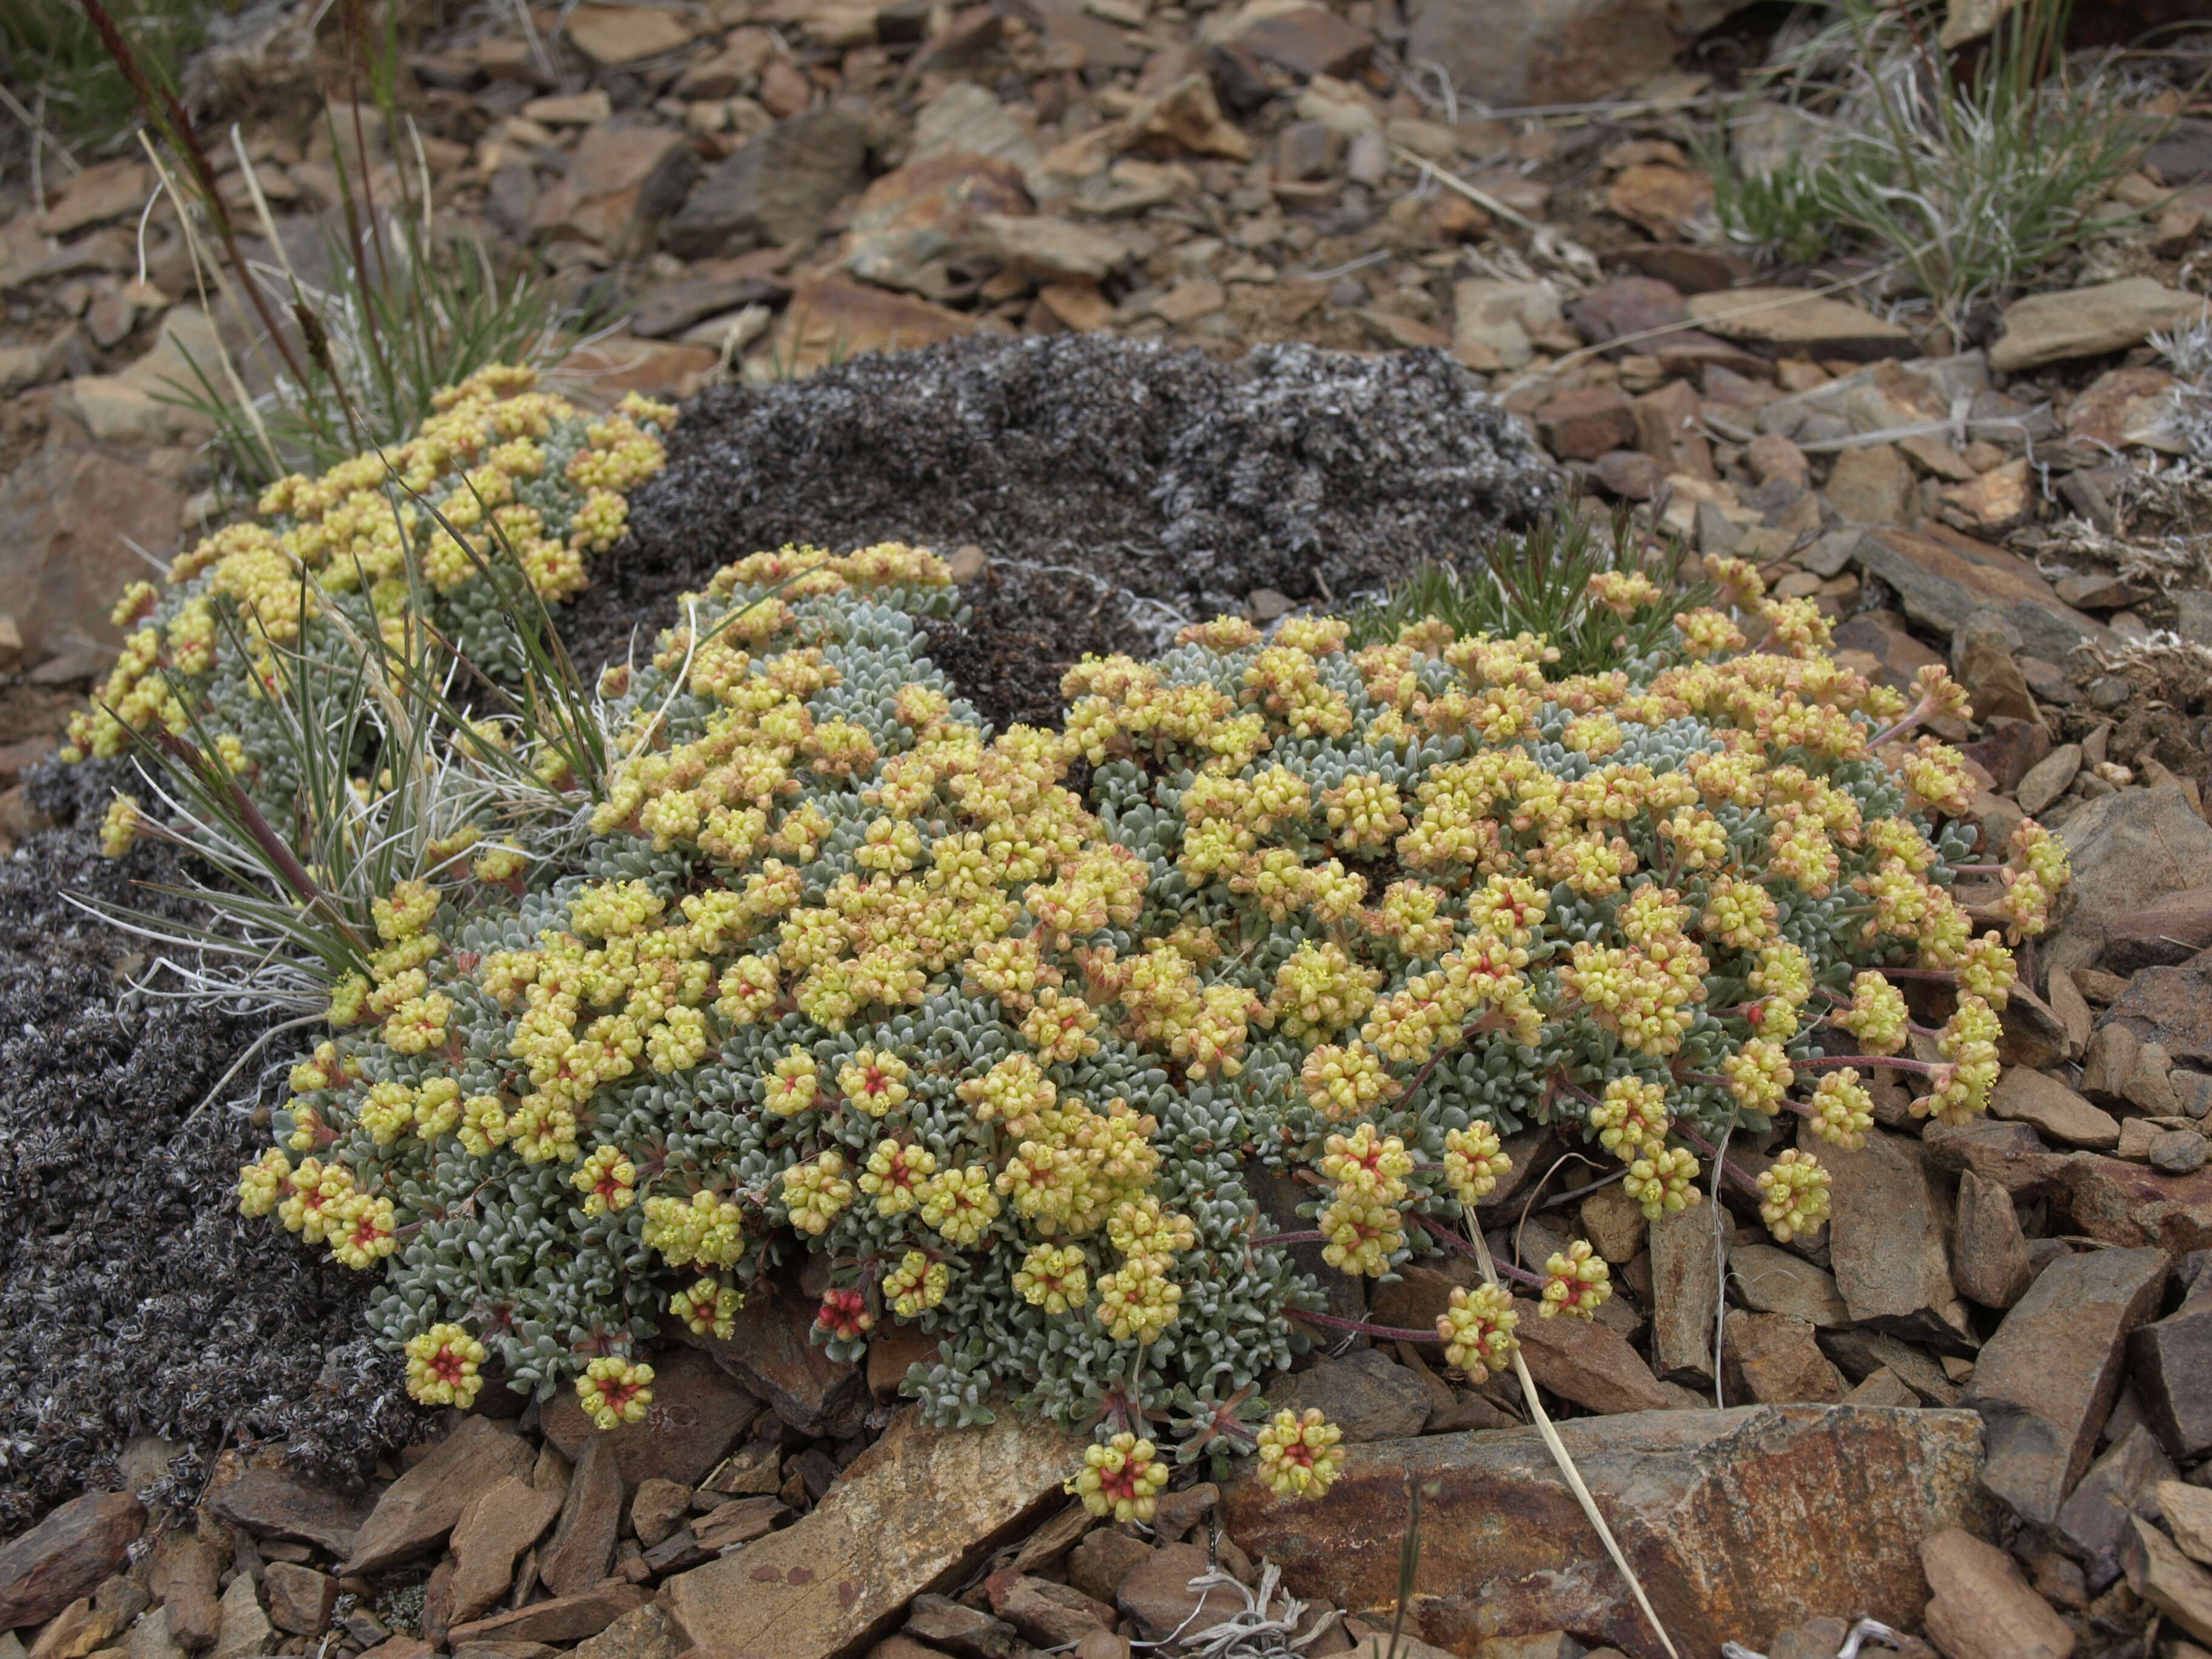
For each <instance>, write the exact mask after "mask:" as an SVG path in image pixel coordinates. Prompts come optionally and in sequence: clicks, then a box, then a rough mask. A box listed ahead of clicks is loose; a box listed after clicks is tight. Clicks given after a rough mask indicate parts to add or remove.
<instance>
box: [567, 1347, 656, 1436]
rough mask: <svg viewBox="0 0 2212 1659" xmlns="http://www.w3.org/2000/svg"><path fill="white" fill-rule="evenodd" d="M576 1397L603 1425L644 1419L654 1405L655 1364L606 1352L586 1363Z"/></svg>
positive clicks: (611, 1426)
mask: <svg viewBox="0 0 2212 1659" xmlns="http://www.w3.org/2000/svg"><path fill="white" fill-rule="evenodd" d="M576 1398H577V1400H578V1401H579V1402H580V1404H581V1405H582V1406H583V1407H584V1415H585V1416H586V1417H588V1418H590V1419H592V1423H593V1424H594V1425H596V1426H598V1427H599V1428H601V1429H618V1428H620V1427H621V1426H622V1425H623V1424H625V1423H641V1422H643V1421H644V1420H645V1414H646V1413H647V1411H649V1410H650V1409H651V1408H652V1406H653V1367H652V1366H650V1365H647V1364H644V1363H643V1362H642V1361H639V1360H631V1359H622V1358H617V1357H616V1356H614V1355H612V1354H607V1355H604V1356H602V1357H601V1358H598V1359H594V1360H592V1362H591V1363H590V1364H587V1365H586V1366H585V1367H584V1374H583V1375H582V1376H579V1377H578V1378H577V1379H576Z"/></svg>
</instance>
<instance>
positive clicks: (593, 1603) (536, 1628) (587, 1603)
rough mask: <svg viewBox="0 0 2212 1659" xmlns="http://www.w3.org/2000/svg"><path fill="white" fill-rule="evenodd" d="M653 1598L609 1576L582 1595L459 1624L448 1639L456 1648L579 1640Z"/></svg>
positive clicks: (563, 1597) (645, 1590) (642, 1589)
mask: <svg viewBox="0 0 2212 1659" xmlns="http://www.w3.org/2000/svg"><path fill="white" fill-rule="evenodd" d="M652 1599H653V1592H652V1591H651V1590H649V1589H645V1588H643V1587H642V1586H641V1585H638V1584H633V1583H629V1582H628V1581H627V1580H624V1579H619V1578H615V1579H609V1580H608V1581H607V1582H606V1583H602V1584H599V1585H595V1586H594V1587H593V1588H592V1589H587V1590H586V1591H585V1592H584V1593H583V1594H582V1595H556V1596H555V1597H554V1598H553V1599H552V1600H551V1601H533V1602H532V1603H531V1605H530V1606H528V1607H518V1608H516V1609H514V1610H513V1612H511V1613H495V1614H494V1615H493V1616H492V1617H491V1618H489V1619H479V1620H477V1621H476V1622H475V1623H473V1624H468V1625H456V1626H453V1629H452V1630H450V1631H448V1632H447V1633H446V1639H447V1641H448V1642H449V1643H451V1644H453V1646H454V1647H459V1645H460V1644H462V1643H464V1642H580V1641H582V1640H583V1639H584V1638H586V1637H587V1636H597V1635H598V1634H599V1632H601V1631H603V1630H605V1628H606V1627H607V1626H609V1625H611V1624H613V1623H614V1621H615V1620H617V1619H619V1618H621V1617H622V1616H623V1614H624V1613H631V1612H635V1610H636V1609H637V1608H639V1607H643V1606H644V1605H645V1604H646V1603H647V1601H651V1600H652Z"/></svg>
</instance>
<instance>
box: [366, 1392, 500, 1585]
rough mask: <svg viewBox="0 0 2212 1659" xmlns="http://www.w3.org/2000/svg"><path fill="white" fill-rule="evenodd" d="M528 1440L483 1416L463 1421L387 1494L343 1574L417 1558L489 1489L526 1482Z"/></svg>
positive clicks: (396, 1482) (402, 1476) (372, 1570)
mask: <svg viewBox="0 0 2212 1659" xmlns="http://www.w3.org/2000/svg"><path fill="white" fill-rule="evenodd" d="M535 1456H536V1454H535V1452H534V1451H533V1449H532V1447H531V1444H530V1443H529V1442H528V1441H526V1440H525V1439H523V1438H522V1437H520V1436H519V1435H515V1434H511V1433H508V1432H507V1431H506V1430H504V1429H502V1428H501V1427H499V1426H498V1425H495V1424H494V1423H493V1422H492V1421H491V1420H490V1419H488V1418H483V1417H465V1418H463V1419H461V1423H460V1426H459V1427H458V1428H456V1429H455V1430H454V1431H453V1433H452V1434H450V1435H448V1436H447V1437H446V1438H445V1440H443V1441H442V1442H441V1443H439V1445H438V1448H437V1449H436V1450H435V1451H433V1452H432V1453H431V1454H430V1455H428V1457H426V1458H424V1459H423V1460H422V1462H419V1463H417V1464H416V1466H415V1467H414V1468H411V1469H410V1470H408V1471H407V1473H406V1474H403V1475H401V1476H400V1477H399V1479H398V1480H395V1481H393V1482H392V1485H391V1486H388V1487H386V1489H385V1492H384V1496H383V1497H381V1498H379V1499H377V1503H376V1508H375V1510H374V1512H373V1513H371V1515H370V1516H369V1517H368V1520H367V1521H366V1522H363V1523H362V1528H361V1530H360V1531H359V1532H358V1533H357V1534H355V1537H354V1547H353V1555H352V1557H351V1559H349V1560H348V1561H347V1562H346V1564H345V1566H344V1567H343V1572H344V1573H346V1574H354V1573H364V1572H374V1571H378V1570H379V1569H380V1568H383V1567H388V1566H391V1565H393V1564H394V1563H396V1562H400V1561H404V1560H405V1559H407V1558H408V1557H409V1556H410V1555H419V1554H421V1553H422V1552H423V1551H424V1550H427V1549H428V1548H429V1547H430V1546H432V1545H433V1544H435V1543H436V1542H438V1541H439V1540H441V1539H442V1538H443V1537H444V1536H445V1535H446V1534H447V1533H449V1532H451V1531H452V1530H453V1523H454V1522H456V1521H459V1519H460V1518H461V1511H462V1510H464V1509H465V1508H467V1507H468V1505H469V1504H470V1502H471V1500H472V1499H474V1498H476V1496H477V1494H478V1493H479V1492H483V1490H484V1488H485V1487H487V1486H492V1485H495V1483H497V1482H498V1481H499V1480H501V1479H503V1478H504V1477H506V1476H507V1475H514V1476H517V1477H518V1478H520V1479H522V1480H528V1479H529V1478H530V1466H531V1464H532V1461H533V1460H534V1458H535Z"/></svg>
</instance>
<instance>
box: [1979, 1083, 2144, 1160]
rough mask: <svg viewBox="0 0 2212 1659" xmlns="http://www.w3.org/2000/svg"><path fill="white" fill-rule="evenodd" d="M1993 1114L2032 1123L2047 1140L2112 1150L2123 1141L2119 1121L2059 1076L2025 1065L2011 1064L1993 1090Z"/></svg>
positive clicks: (2010, 1119)
mask: <svg viewBox="0 0 2212 1659" xmlns="http://www.w3.org/2000/svg"><path fill="white" fill-rule="evenodd" d="M1990 1116H1991V1117H1996V1118H2002V1119H2005V1120H2006V1121H2010V1122H2014V1123H2026V1124H2028V1125H2031V1126H2032V1127H2033V1128H2034V1129H2035V1130H2036V1131H2037V1132H2038V1133H2040V1134H2042V1135H2043V1136H2044V1137H2045V1139H2050V1140H2056V1141H2059V1142H2062V1143H2063V1144H2064V1145H2066V1146H2088V1147H2093V1148H2095V1149H2097V1150H2098V1151H2100V1152H2110V1151H2111V1150H2112V1148H2113V1147H2115V1146H2118V1145H2119V1144H2120V1121H2119V1119H2118V1118H2116V1117H2114V1116H2113V1115H2112V1114H2111V1113H2110V1112H2107V1111H2106V1110H2105V1109H2103V1108H2102V1107H2100V1106H2096V1105H2093V1104H2092V1103H2090V1102H2089V1101H2087V1100H2086V1099H2084V1098H2083V1097H2081V1096H2080V1095H2078V1094H2076V1093H2075V1091H2073V1090H2071V1089H2069V1088H2068V1087H2067V1086H2066V1085H2064V1084H2063V1083H2061V1082H2060V1081H2059V1080H2058V1079H2057V1078H2055V1077H2051V1076H2050V1075H2049V1074H2047V1073H2043V1072H2038V1071H2034V1070H2032V1069H2031V1068H2029V1067H2027V1066H2007V1067H2006V1068H2005V1069H2004V1070H2003V1071H2002V1073H1999V1074H1998V1077H1997V1086H1996V1088H1994V1089H1992V1090H1991V1091H1990Z"/></svg>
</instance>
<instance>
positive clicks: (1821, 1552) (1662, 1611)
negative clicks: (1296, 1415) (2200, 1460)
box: [1223, 1406, 1990, 1659]
mask: <svg viewBox="0 0 2212 1659" xmlns="http://www.w3.org/2000/svg"><path fill="white" fill-rule="evenodd" d="M1559 1435H1560V1437H1561V1438H1562V1439H1563V1440H1564V1441H1565V1443H1566V1446H1567V1449H1568V1452H1569V1455H1571V1457H1572V1458H1573V1459H1574V1462H1575V1464H1576V1467H1577V1468H1579V1469H1580V1470H1581V1472H1582V1474H1583V1479H1584V1480H1586V1481H1588V1483H1589V1487H1590V1490H1591V1492H1592V1493H1593V1494H1594V1495H1595V1498H1596V1500H1597V1503H1598V1505H1599V1507H1600V1508H1601V1510H1603V1512H1604V1513H1605V1515H1606V1516H1607V1521H1608V1523H1609V1524H1610V1525H1611V1526H1612V1528H1613V1532H1614V1534H1615V1535H1616V1536H1617V1537H1618V1538H1619V1539H1620V1544H1621V1547H1622V1548H1623V1550H1624V1551H1625V1552H1626V1554H1627V1556H1628V1559H1629V1562H1630V1564H1631V1565H1632V1566H1633V1567H1634V1569H1635V1571H1636V1572H1637V1575H1638V1577H1639V1578H1640V1579H1641V1580H1642V1581H1643V1583H1644V1588H1645V1589H1646V1590H1647V1591H1648V1592H1649V1593H1650V1596H1651V1599H1652V1601H1653V1604H1654V1606H1655V1607H1656V1609H1657V1612H1658V1613H1659V1617H1660V1619H1661V1620H1662V1622H1663V1623H1664V1624H1665V1626H1667V1628H1668V1631H1669V1632H1671V1633H1672V1634H1673V1636H1674V1641H1675V1643H1676V1644H1677V1646H1678V1648H1679V1649H1680V1651H1681V1652H1683V1653H1685V1654H1691V1653H1712V1652H1714V1651H1716V1650H1717V1649H1718V1648H1719V1647H1720V1644H1722V1642H1723V1640H1727V1639H1731V1638H1730V1632H1739V1633H1741V1632H1759V1631H1771V1630H1777V1629H1780V1628H1783V1627H1784V1626H1790V1625H1794V1624H1796V1623H1797V1622H1799V1621H1801V1620H1803V1619H1805V1618H1807V1617H1808V1616H1809V1615H1813V1614H1832V1615H1835V1616H1839V1617H1846V1618H1851V1619H1856V1618H1858V1617H1861V1616H1863V1615H1864V1616H1871V1617H1874V1618H1876V1619H1880V1620H1883V1621H1884V1622H1885V1623H1888V1624H1893V1625H1897V1626H1910V1625H1911V1624H1913V1623H1915V1622H1916V1621H1917V1618H1918V1615H1919V1611H1920V1607H1921V1606H1922V1604H1923V1602H1924V1601H1926V1599H1927V1595H1928V1590H1927V1583H1926V1580H1925V1579H1924V1578H1923V1576H1922V1572H1921V1567H1920V1562H1919V1559H1918V1549H1919V1545H1920V1541H1922V1540H1923V1539H1924V1538H1926V1537H1929V1535H1931V1534H1935V1533H1937V1532H1941V1531H1943V1530H1944V1529H1946V1528H1950V1527H1954V1526H1960V1525H1964V1526H1967V1527H1969V1528H1981V1527H1984V1526H1985V1525H1986V1524H1987V1522H1988V1521H1989V1519H1990V1513H1989V1510H1988V1506H1987V1504H1986V1501H1985V1500H1984V1498H1982V1497H1981V1495H1980V1493H1979V1490H1978V1486H1977V1485H1976V1481H1975V1465H1976V1462H1977V1460H1978V1454H1979V1450H1980V1442H1981V1429H1980V1424H1979V1422H1978V1420H1977V1419H1975V1417H1974V1416H1973V1414H1972V1413H1967V1412H1956V1411H1898V1410H1881V1409H1869V1408H1864V1407H1850V1406H1836V1407H1821V1406H1780V1407H1765V1406H1762V1407H1740V1408H1737V1409H1735V1410H1730V1411H1725V1412H1704V1411H1699V1412H1687V1411H1685V1412H1668V1413H1641V1414H1636V1415H1630V1416H1623V1417H1612V1418H1585V1419H1575V1420H1573V1421H1570V1422H1564V1423H1561V1424H1560V1425H1559ZM1430 1481H1435V1482H1436V1483H1437V1492H1436V1494H1435V1495H1434V1496H1432V1497H1431V1498H1428V1499H1427V1500H1426V1503H1425V1508H1424V1510H1423V1514H1424V1517H1425V1518H1424V1523H1423V1527H1422V1549H1421V1560H1420V1569H1419V1576H1418V1577H1417V1578H1416V1579H1415V1581H1414V1594H1415V1595H1416V1597H1417V1598H1419V1601H1418V1605H1419V1608H1420V1614H1421V1628H1422V1633H1423V1634H1424V1636H1425V1638H1427V1639H1429V1640H1430V1641H1431V1642H1434V1643H1437V1644H1441V1645H1443V1646H1446V1647H1449V1648H1450V1649H1452V1650H1454V1651H1456V1652H1461V1653H1472V1652H1475V1651H1477V1650H1478V1649H1479V1644H1480V1643H1481V1641H1482V1640H1483V1639H1484V1638H1489V1637H1495V1636H1500V1635H1507V1634H1511V1633H1515V1632H1533V1631H1547V1630H1559V1629H1562V1628H1569V1629H1572V1630H1574V1631H1575V1632H1578V1633H1579V1635H1580V1636H1581V1637H1582V1638H1583V1639H1584V1640H1595V1641H1603V1642H1607V1643H1610V1644H1612V1645H1613V1646H1614V1647H1616V1648H1619V1649H1620V1650H1622V1651H1623V1652H1624V1653H1628V1654H1632V1655H1636V1656H1639V1659H1642V1656H1650V1655H1656V1653H1657V1652H1658V1648H1657V1644H1656V1642H1655V1641H1654V1640H1653V1639H1652V1637H1651V1634H1650V1627H1649V1626H1647V1625H1646V1624H1645V1623H1644V1620H1643V1617H1642V1615H1641V1614H1640V1613H1638V1611H1637V1608H1636V1604H1635V1602H1634V1601H1633V1600H1632V1598H1631V1596H1630V1595H1629V1593H1628V1590H1627V1587H1626V1584H1625V1583H1623V1581H1622V1579H1621V1577H1620V1572H1619V1571H1618V1569H1616V1568H1615V1567H1614V1566H1613V1564H1612V1563H1611V1561H1610V1560H1608V1559H1607V1556H1606V1553H1605V1550H1604V1547H1603V1546H1602V1545H1601V1543H1600V1542H1599V1541H1598V1539H1597V1537H1596V1535H1595V1534H1594V1533H1593V1532H1592V1531H1591V1530H1590V1528H1589V1522H1588V1521H1587V1520H1585V1519H1584V1517H1583V1513H1582V1510H1581V1508H1580V1506H1579V1505H1578V1504H1577V1502H1576V1500H1575V1498H1574V1496H1573V1494H1572V1493H1571V1492H1569V1490H1568V1489H1567V1486H1566V1485H1565V1482H1563V1481H1562V1480H1560V1479H1559V1469H1558V1467H1557V1465H1556V1464H1554V1463H1553V1461H1552V1458H1551V1455H1550V1454H1549V1453H1548V1452H1547V1450H1546V1449H1545V1447H1544V1443H1543V1440H1542V1438H1541V1437H1540V1436H1539V1435H1538V1433H1537V1432H1536V1431H1534V1430H1533V1429H1531V1430H1522V1431H1510V1432H1506V1433H1486V1434H1481V1435H1431V1436H1427V1437H1425V1438H1422V1439H1420V1440H1415V1441H1389V1442H1381V1443H1376V1444H1372V1445H1366V1446H1355V1447H1353V1448H1352V1449H1351V1451H1350V1454H1349V1455H1348V1457H1347V1459H1346V1466H1345V1469H1344V1473H1343V1474H1342V1475H1341V1476H1340V1478H1339V1479H1338V1480H1337V1482H1336V1484H1335V1485H1334V1486H1333V1487H1332V1488H1331V1489H1330V1491H1329V1492H1328V1495H1327V1496H1326V1497H1325V1498H1321V1499H1319V1500H1317V1501H1312V1502H1308V1501H1304V1500H1297V1499H1285V1498H1277V1497H1276V1496H1274V1495H1273V1493H1272V1492H1268V1491H1267V1488H1266V1487H1265V1486H1263V1485H1262V1484H1261V1482H1260V1481H1259V1480H1256V1479H1255V1478H1253V1477H1252V1476H1250V1475H1249V1474H1247V1475H1245V1476H1243V1478H1241V1479H1239V1480H1237V1482H1235V1483H1234V1484H1233V1485H1232V1486H1230V1487H1229V1488H1228V1489H1227V1491H1226V1492H1225V1497H1224V1500H1223V1501H1224V1505H1225V1514H1224V1517H1223V1518H1224V1521H1225V1524H1226V1525H1227V1527H1228V1528H1229V1530H1230V1531H1231V1534H1234V1535H1235V1537H1236V1538H1237V1541H1238V1542H1239V1543H1240V1544H1242V1545H1243V1547H1244V1548H1245V1549H1246V1550H1247V1551H1248V1552H1249V1553H1250V1554H1252V1555H1253V1556H1254V1557H1255V1558H1257V1557H1261V1556H1263V1555H1264V1556H1265V1557H1266V1558H1267V1559H1269V1560H1271V1561H1275V1562H1279V1563H1280V1564H1281V1565H1283V1568H1284V1571H1285V1585H1286V1587H1287V1588H1288V1589H1291V1591H1292V1593H1293V1594H1296V1595H1299V1596H1302V1597H1307V1598H1316V1597H1317V1598H1321V1599H1323V1600H1326V1601H1328V1602H1330V1603H1331V1604H1333V1605H1334V1606H1338V1607H1344V1608H1346V1609H1348V1610H1350V1611H1352V1612H1354V1613H1358V1614H1359V1615H1360V1616H1361V1617H1363V1618H1366V1619H1369V1620H1376V1618H1377V1617H1378V1615H1379V1616H1380V1617H1381V1618H1382V1619H1383V1620H1387V1617H1388V1614H1387V1613H1385V1612H1383V1610H1384V1609H1387V1608H1388V1607H1389V1606H1390V1605H1391V1603H1392V1602H1393V1601H1395V1597H1396V1595H1397V1587H1398V1561H1399V1545H1400V1542H1401V1540H1402V1538H1403V1537H1404V1534H1405V1524H1406V1511H1407V1490H1408V1487H1409V1486H1411V1485H1412V1484H1413V1483H1414V1482H1421V1483H1424V1484H1425V1483H1427V1482H1430Z"/></svg>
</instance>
